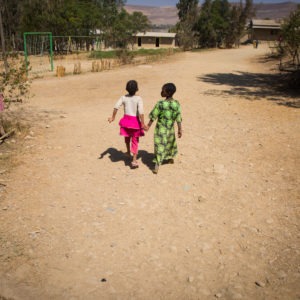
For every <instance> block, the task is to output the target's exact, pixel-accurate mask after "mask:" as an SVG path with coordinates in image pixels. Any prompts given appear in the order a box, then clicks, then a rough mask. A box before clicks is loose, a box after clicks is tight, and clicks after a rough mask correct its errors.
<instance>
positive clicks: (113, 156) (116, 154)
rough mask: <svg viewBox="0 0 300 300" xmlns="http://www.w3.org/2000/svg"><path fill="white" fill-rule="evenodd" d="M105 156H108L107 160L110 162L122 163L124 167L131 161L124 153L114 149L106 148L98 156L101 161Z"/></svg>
mask: <svg viewBox="0 0 300 300" xmlns="http://www.w3.org/2000/svg"><path fill="white" fill-rule="evenodd" d="M106 154H109V159H110V160H111V161H112V162H118V161H123V162H124V165H125V166H130V161H131V159H130V157H128V156H126V154H125V153H124V152H122V151H120V150H117V149H116V148H108V149H107V150H105V151H104V152H102V153H101V154H100V156H99V159H102V158H103V157H104V156H105V155H106Z"/></svg>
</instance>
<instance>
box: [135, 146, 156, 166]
mask: <svg viewBox="0 0 300 300" xmlns="http://www.w3.org/2000/svg"><path fill="white" fill-rule="evenodd" d="M138 158H141V161H142V163H143V164H144V165H146V166H147V167H148V168H149V169H150V170H152V169H153V165H154V163H153V159H154V154H153V153H149V152H147V151H146V150H139V154H138Z"/></svg>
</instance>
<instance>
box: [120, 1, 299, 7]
mask: <svg viewBox="0 0 300 300" xmlns="http://www.w3.org/2000/svg"><path fill="white" fill-rule="evenodd" d="M285 1H287V0H254V2H255V3H260V2H263V3H268V2H269V3H270V2H273V3H278V2H285ZM178 2H179V1H178V0H127V2H126V3H127V4H132V5H148V6H175V5H176V3H178ZM202 2H203V1H202V0H201V1H199V3H200V4H201V3H202ZM229 2H238V0H233V1H229ZM292 2H297V3H299V2H300V0H292Z"/></svg>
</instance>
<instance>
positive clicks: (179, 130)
mask: <svg viewBox="0 0 300 300" xmlns="http://www.w3.org/2000/svg"><path fill="white" fill-rule="evenodd" d="M178 137H179V138H181V137H182V129H178Z"/></svg>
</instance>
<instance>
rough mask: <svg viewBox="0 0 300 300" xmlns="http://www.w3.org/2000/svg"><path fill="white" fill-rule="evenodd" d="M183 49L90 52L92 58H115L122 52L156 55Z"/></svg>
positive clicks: (135, 54) (133, 54)
mask: <svg viewBox="0 0 300 300" xmlns="http://www.w3.org/2000/svg"><path fill="white" fill-rule="evenodd" d="M179 51H181V50H180V49H172V48H170V49H164V48H160V49H139V50H132V51H130V50H126V49H124V50H111V51H93V52H92V53H91V54H90V56H89V57H90V58H92V59H114V58H119V57H120V53H125V52H126V53H128V55H130V56H133V57H138V56H154V55H170V54H173V53H176V52H179Z"/></svg>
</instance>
